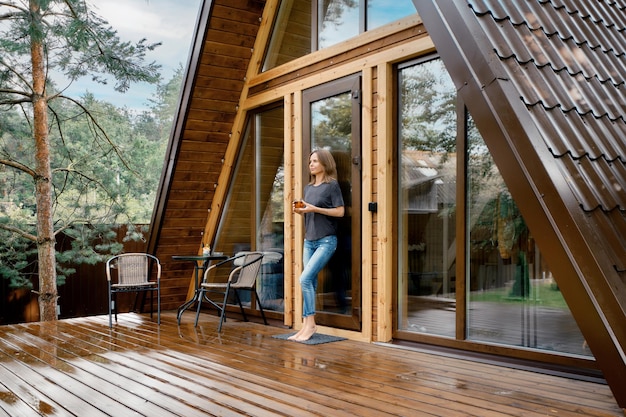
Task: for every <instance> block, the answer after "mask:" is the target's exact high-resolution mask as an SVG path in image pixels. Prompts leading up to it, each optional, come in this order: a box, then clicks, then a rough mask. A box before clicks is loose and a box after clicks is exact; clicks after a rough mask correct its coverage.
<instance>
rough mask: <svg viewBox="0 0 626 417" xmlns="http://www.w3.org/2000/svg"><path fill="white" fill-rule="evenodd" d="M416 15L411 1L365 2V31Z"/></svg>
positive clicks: (380, 0)
mask: <svg viewBox="0 0 626 417" xmlns="http://www.w3.org/2000/svg"><path fill="white" fill-rule="evenodd" d="M414 13H416V11H415V6H414V5H413V1H412V0H367V30H372V29H375V28H377V27H380V26H383V25H386V24H387V23H391V22H393V21H395V20H398V19H400V18H403V17H406V16H410V15H412V14H414Z"/></svg>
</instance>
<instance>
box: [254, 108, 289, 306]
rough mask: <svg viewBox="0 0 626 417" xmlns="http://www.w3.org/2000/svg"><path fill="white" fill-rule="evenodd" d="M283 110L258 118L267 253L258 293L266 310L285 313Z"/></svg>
mask: <svg viewBox="0 0 626 417" xmlns="http://www.w3.org/2000/svg"><path fill="white" fill-rule="evenodd" d="M283 113H284V112H283V108H282V107H279V108H276V109H272V110H268V111H265V112H263V113H259V114H258V115H256V138H257V152H258V157H257V159H256V160H257V164H256V169H257V172H258V175H257V199H256V200H257V201H258V202H259V203H258V205H257V221H256V224H257V225H258V226H257V227H256V230H257V249H258V250H260V251H262V252H263V253H264V257H263V266H262V268H261V275H260V276H259V280H258V281H257V285H258V288H257V292H258V293H259V298H260V299H261V304H262V305H263V308H264V309H267V310H276V311H283V295H284V291H283V284H284V282H283V281H284V280H283V256H284V221H285V220H284V219H285V213H284V191H285V166H284V148H283V141H284V123H283V115H284V114H283Z"/></svg>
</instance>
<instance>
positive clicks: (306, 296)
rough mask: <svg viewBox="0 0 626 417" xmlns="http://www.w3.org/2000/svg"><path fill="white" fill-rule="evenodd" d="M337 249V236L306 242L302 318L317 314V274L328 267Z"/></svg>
mask: <svg viewBox="0 0 626 417" xmlns="http://www.w3.org/2000/svg"><path fill="white" fill-rule="evenodd" d="M336 249H337V236H333V235H331V236H326V237H323V238H321V239H318V240H306V239H305V241H304V250H303V253H302V261H303V262H304V270H303V271H302V275H300V286H301V287H302V317H307V316H312V315H314V314H315V293H316V291H317V274H318V273H319V272H320V271H321V270H322V268H324V266H326V264H327V263H328V261H329V260H330V258H331V257H332V256H333V254H334V253H335V250H336Z"/></svg>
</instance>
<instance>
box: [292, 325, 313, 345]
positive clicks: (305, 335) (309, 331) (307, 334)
mask: <svg viewBox="0 0 626 417" xmlns="http://www.w3.org/2000/svg"><path fill="white" fill-rule="evenodd" d="M316 331H317V326H313V327H308V328H303V332H302V333H300V336H298V337H297V338H295V339H294V340H295V341H296V342H306V341H307V340H309V339H310V338H311V336H313V335H314V334H315V332H316Z"/></svg>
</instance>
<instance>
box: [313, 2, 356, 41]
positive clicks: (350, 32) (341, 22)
mask: <svg viewBox="0 0 626 417" xmlns="http://www.w3.org/2000/svg"><path fill="white" fill-rule="evenodd" d="M317 12H318V16H319V18H318V26H317V31H318V32H317V33H318V37H317V44H318V49H322V48H326V47H328V46H331V45H335V44H337V43H339V42H342V41H345V40H346V39H349V38H352V37H354V36H357V35H358V34H359V1H358V0H319V3H318V11H317Z"/></svg>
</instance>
